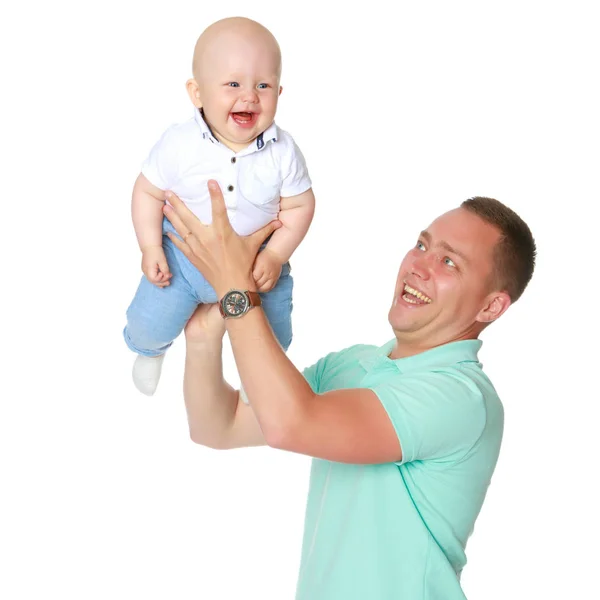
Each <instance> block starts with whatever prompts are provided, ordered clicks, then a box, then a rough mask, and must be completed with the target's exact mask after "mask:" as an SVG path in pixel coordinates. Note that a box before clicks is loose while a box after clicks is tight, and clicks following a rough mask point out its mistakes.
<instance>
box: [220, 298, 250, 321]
mask: <svg viewBox="0 0 600 600" xmlns="http://www.w3.org/2000/svg"><path fill="white" fill-rule="evenodd" d="M247 308H248V299H247V298H246V295H245V294H242V293H241V292H229V293H228V294H227V295H226V296H225V298H223V309H224V310H225V312H226V313H227V315H229V316H231V317H239V316H240V315H243V314H244V312H245V311H246V310H247Z"/></svg>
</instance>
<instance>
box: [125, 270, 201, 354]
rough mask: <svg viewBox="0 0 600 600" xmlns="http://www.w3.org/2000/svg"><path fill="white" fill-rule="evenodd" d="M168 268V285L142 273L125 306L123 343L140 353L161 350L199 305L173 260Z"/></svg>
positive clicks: (165, 347) (156, 352) (180, 330)
mask: <svg viewBox="0 0 600 600" xmlns="http://www.w3.org/2000/svg"><path fill="white" fill-rule="evenodd" d="M169 268H170V270H171V273H172V274H173V277H172V278H171V280H170V282H171V283H170V285H168V286H167V287H164V288H159V287H157V286H155V285H153V284H152V283H150V282H149V281H148V280H147V279H146V277H145V276H143V277H142V279H141V281H140V285H139V287H138V289H137V292H136V294H135V296H134V298H133V301H132V302H131V304H130V306H129V308H128V309H127V325H126V326H125V329H124V330H123V336H124V338H125V343H126V344H127V346H129V348H130V349H131V350H133V351H134V352H135V353H137V354H141V355H142V356H159V355H161V354H164V353H165V352H166V351H167V349H168V348H169V347H170V346H171V344H172V343H173V341H174V340H175V338H177V336H179V334H180V333H181V332H182V331H183V328H184V327H185V324H186V323H187V322H188V320H189V318H190V317H191V316H192V314H193V313H194V311H195V310H196V307H197V306H198V302H197V300H196V297H195V295H194V293H193V290H192V289H191V288H190V286H189V284H188V283H187V281H186V280H185V279H184V278H183V277H182V276H181V274H180V273H178V272H176V271H175V269H174V268H173V265H172V264H169ZM174 271H175V272H174Z"/></svg>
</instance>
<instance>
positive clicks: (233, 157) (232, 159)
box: [231, 156, 236, 164]
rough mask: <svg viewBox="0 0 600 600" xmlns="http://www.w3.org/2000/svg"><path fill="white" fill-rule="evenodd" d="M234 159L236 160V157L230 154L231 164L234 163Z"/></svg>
mask: <svg viewBox="0 0 600 600" xmlns="http://www.w3.org/2000/svg"><path fill="white" fill-rule="evenodd" d="M235 160H236V159H235V156H232V157H231V162H232V164H235Z"/></svg>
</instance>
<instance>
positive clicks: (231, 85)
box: [227, 81, 240, 87]
mask: <svg viewBox="0 0 600 600" xmlns="http://www.w3.org/2000/svg"><path fill="white" fill-rule="evenodd" d="M227 85H228V86H229V87H240V84H239V83H238V82H237V81H230V82H229V83H228V84H227Z"/></svg>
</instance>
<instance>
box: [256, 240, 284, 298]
mask: <svg viewBox="0 0 600 600" xmlns="http://www.w3.org/2000/svg"><path fill="white" fill-rule="evenodd" d="M281 266H282V262H281V259H280V258H279V256H277V255H276V254H275V253H274V252H271V250H269V249H268V248H265V249H264V250H263V251H262V252H259V253H258V256H257V257H256V261H255V263H254V270H253V271H252V277H254V281H255V282H256V286H257V288H258V291H259V292H270V291H271V290H272V289H273V288H274V287H275V284H276V283H277V280H278V279H279V276H280V275H281Z"/></svg>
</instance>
